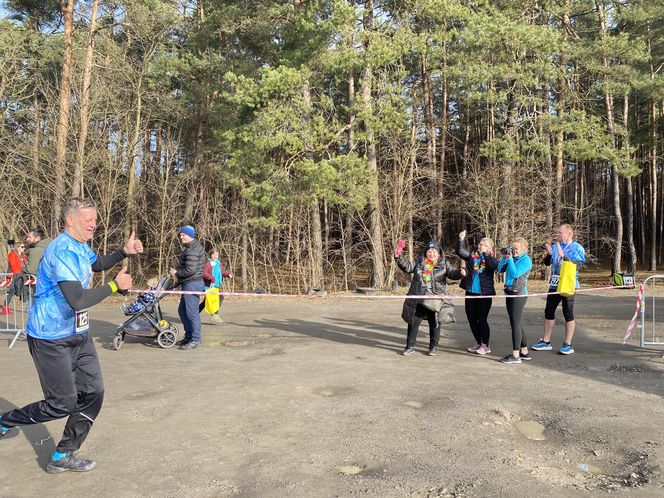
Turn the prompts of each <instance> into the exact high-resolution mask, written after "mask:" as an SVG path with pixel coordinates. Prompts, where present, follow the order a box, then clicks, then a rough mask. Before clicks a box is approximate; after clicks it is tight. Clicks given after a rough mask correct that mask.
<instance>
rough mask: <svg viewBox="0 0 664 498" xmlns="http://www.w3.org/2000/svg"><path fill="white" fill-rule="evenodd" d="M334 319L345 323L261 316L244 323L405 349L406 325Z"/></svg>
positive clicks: (397, 349) (330, 338)
mask: <svg viewBox="0 0 664 498" xmlns="http://www.w3.org/2000/svg"><path fill="white" fill-rule="evenodd" d="M334 320H335V321H336V322H342V321H343V322H344V324H343V325H335V324H332V323H327V322H316V321H310V320H302V319H298V318H290V319H285V320H271V319H259V320H254V321H253V324H246V325H244V327H247V328H262V329H265V328H269V329H274V330H280V331H283V332H288V333H292V334H299V335H304V336H309V337H313V338H316V339H323V340H326V341H334V342H339V343H342V344H357V345H361V346H367V347H371V348H378V349H385V350H388V351H395V352H401V350H402V349H403V343H404V338H403V337H404V336H403V335H402V334H403V332H402V329H397V328H396V327H383V326H379V325H377V324H376V323H371V322H365V321H360V320H339V319H334ZM376 330H378V331H379V332H377V331H376ZM400 332H401V334H400Z"/></svg>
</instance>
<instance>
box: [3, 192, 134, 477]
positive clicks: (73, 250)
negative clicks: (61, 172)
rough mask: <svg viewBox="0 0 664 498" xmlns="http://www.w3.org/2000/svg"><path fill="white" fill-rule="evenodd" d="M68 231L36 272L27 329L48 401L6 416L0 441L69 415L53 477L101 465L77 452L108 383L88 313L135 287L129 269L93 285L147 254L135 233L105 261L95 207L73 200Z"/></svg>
mask: <svg viewBox="0 0 664 498" xmlns="http://www.w3.org/2000/svg"><path fill="white" fill-rule="evenodd" d="M62 217H63V220H64V223H65V229H64V232H62V233H61V234H60V235H59V236H57V237H56V238H55V239H54V240H53V242H51V243H50V244H49V245H48V247H47V248H46V251H45V252H44V255H43V257H42V258H41V262H40V264H39V267H38V270H37V289H36V291H35V296H34V304H33V305H32V308H31V310H30V316H29V318H28V323H27V325H26V333H27V336H28V348H29V349H30V354H31V355H32V359H33V361H34V364H35V367H36V368H37V373H38V374H39V381H40V382H41V387H42V391H43V393H44V399H43V400H42V401H37V402H35V403H31V404H29V405H27V406H24V407H23V408H18V409H16V410H11V411H9V412H6V413H3V414H2V415H0V437H2V436H4V435H6V434H8V433H9V432H10V430H11V429H12V428H14V427H16V426H19V425H30V424H41V423H43V422H48V421H50V420H57V419H61V418H65V417H67V423H66V425H65V430H64V433H63V435H62V440H61V441H60V442H59V443H58V445H57V446H56V448H55V452H54V453H53V455H52V456H51V458H50V460H49V461H48V464H47V465H46V471H47V472H49V473H51V474H56V473H60V472H65V471H68V470H72V471H75V472H86V471H88V470H92V469H93V468H94V466H95V462H94V461H92V460H86V459H83V458H79V457H77V456H75V455H74V452H75V451H77V450H78V449H79V448H80V447H81V445H82V444H83V441H85V438H86V437H87V435H88V433H89V432H90V429H91V428H92V424H93V422H94V421H95V419H96V418H97V415H98V414H99V411H100V410H101V405H102V402H103V400H104V383H103V381H102V376H101V368H100V366H99V359H98V358H97V352H96V350H95V346H94V342H93V341H92V338H91V337H90V335H89V333H88V332H89V325H90V320H89V317H88V310H87V309H88V308H90V307H91V306H94V305H95V304H97V303H99V302H101V301H103V300H104V299H105V298H107V297H108V296H110V295H111V294H113V293H114V292H117V291H118V290H125V289H129V288H130V287H131V283H132V279H131V275H129V274H128V273H127V271H126V268H123V269H122V270H120V272H119V273H118V275H117V276H116V277H115V279H113V280H111V281H110V282H108V283H106V284H104V285H102V286H101V287H95V288H92V289H91V288H90V284H91V280H92V272H93V271H94V272H99V271H104V270H108V269H110V268H112V267H113V266H115V265H116V264H118V263H119V262H121V261H122V260H123V259H124V258H126V257H127V255H128V254H137V253H140V252H143V245H142V244H141V241H140V240H138V239H136V237H135V236H134V234H133V232H132V234H131V236H130V237H129V239H128V240H127V242H126V243H125V245H124V247H123V248H122V249H120V250H119V251H116V252H114V253H111V254H107V255H104V256H101V255H97V254H95V253H94V252H93V251H92V249H90V246H89V245H88V242H89V241H90V240H91V239H92V235H93V234H94V231H95V227H96V226H97V206H96V204H95V203H94V202H93V201H91V200H89V199H82V198H73V199H70V200H68V201H67V202H66V203H65V205H64V206H63V208H62Z"/></svg>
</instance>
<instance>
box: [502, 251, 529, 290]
mask: <svg viewBox="0 0 664 498" xmlns="http://www.w3.org/2000/svg"><path fill="white" fill-rule="evenodd" d="M532 267H533V262H532V260H531V259H530V256H528V254H527V253H523V254H519V255H518V256H515V257H513V258H505V257H502V258H500V261H499V262H498V272H500V273H502V272H505V294H510V295H520V296H525V295H528V287H527V283H528V276H529V275H530V270H531V269H532Z"/></svg>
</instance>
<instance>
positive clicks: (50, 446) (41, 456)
mask: <svg viewBox="0 0 664 498" xmlns="http://www.w3.org/2000/svg"><path fill="white" fill-rule="evenodd" d="M15 408H18V407H17V406H16V405H14V404H12V403H11V402H9V401H8V400H6V399H4V398H2V397H0V413H4V412H7V411H10V410H14V409H15ZM12 432H13V433H14V435H12V434H11V433H10V434H8V435H7V436H5V438H13V437H16V436H18V435H19V433H22V434H23V436H24V437H25V439H26V440H27V441H28V443H29V444H30V446H31V447H32V449H33V451H34V452H35V455H36V459H35V461H36V462H37V465H39V467H40V468H41V469H42V470H44V471H46V464H47V463H48V460H49V458H50V457H51V455H52V454H53V452H54V451H55V442H54V441H53V438H52V437H51V434H50V433H49V432H48V429H47V428H46V426H45V425H44V424H35V425H23V426H21V427H20V428H18V429H12Z"/></svg>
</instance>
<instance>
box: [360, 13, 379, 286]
mask: <svg viewBox="0 0 664 498" xmlns="http://www.w3.org/2000/svg"><path fill="white" fill-rule="evenodd" d="M373 8H374V7H373V0H367V1H366V2H365V4H364V16H363V24H364V29H365V30H366V31H372V30H373V14H374V13H373ZM369 43H370V42H369V41H368V40H367V41H366V42H365V49H367V48H368V47H369ZM372 78H373V68H372V66H371V64H369V62H368V61H367V62H366V65H365V67H364V69H363V70H362V103H363V105H364V112H365V113H366V114H367V115H368V116H371V115H372V114H373V105H372V100H371V87H372ZM364 128H365V132H366V152H367V162H368V165H369V170H370V171H371V172H372V174H373V180H372V183H373V186H372V192H371V199H370V201H369V224H370V238H371V246H372V251H371V257H372V262H373V275H372V277H373V278H372V280H373V282H372V283H373V286H374V287H376V288H381V287H383V286H384V285H385V258H384V249H383V228H382V226H381V216H380V195H379V191H378V160H377V157H376V140H375V137H374V129H373V125H372V124H371V121H370V120H365V121H364Z"/></svg>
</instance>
